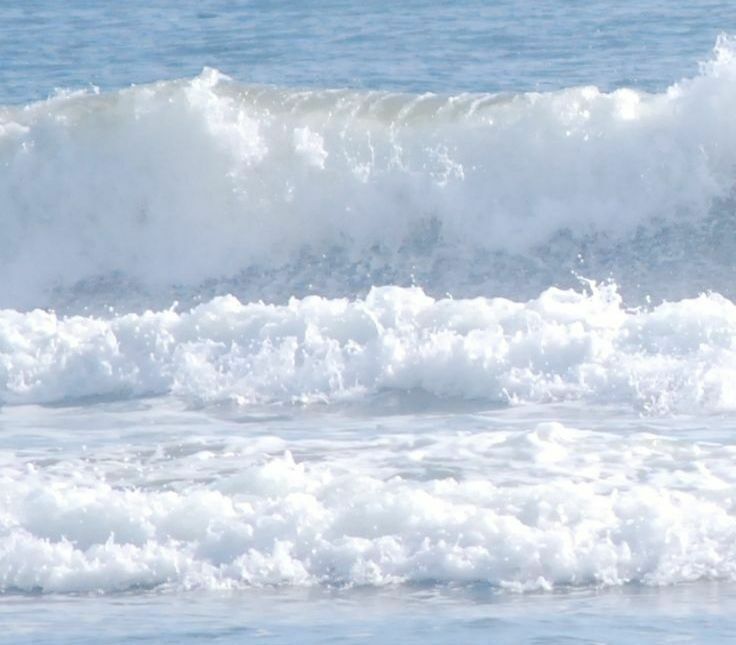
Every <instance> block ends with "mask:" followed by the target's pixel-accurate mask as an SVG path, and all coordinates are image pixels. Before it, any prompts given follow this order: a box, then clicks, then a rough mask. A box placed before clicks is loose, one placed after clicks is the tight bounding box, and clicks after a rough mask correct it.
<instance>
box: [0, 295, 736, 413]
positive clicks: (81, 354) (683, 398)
mask: <svg viewBox="0 0 736 645" xmlns="http://www.w3.org/2000/svg"><path fill="white" fill-rule="evenodd" d="M734 337H736V306H734V304H733V303H732V302H731V301H730V300H727V299H725V298H723V297H721V296H718V295H716V294H711V295H702V296H700V297H698V298H695V299H690V300H682V301H680V302H674V303H664V304H661V305H659V306H657V307H654V308H652V309H651V310H627V309H626V308H625V307H624V306H623V305H622V302H621V298H620V296H619V295H618V293H617V291H616V288H615V285H604V286H596V285H592V286H591V287H590V288H589V290H588V291H587V292H585V291H573V290H569V291H565V290H560V289H555V288H551V289H548V290H546V291H544V292H543V293H542V294H541V295H540V296H539V297H538V298H536V299H534V300H530V301H528V302H513V301H511V300H506V299H502V298H495V299H486V298H475V299H468V300H452V299H447V298H445V299H434V298H431V297H429V296H427V295H426V294H425V293H424V292H423V291H422V290H421V289H419V288H399V287H382V288H374V289H373V290H371V292H370V293H369V294H368V295H367V296H366V298H364V299H354V300H350V299H327V298H321V297H317V296H312V297H307V298H304V299H296V298H292V299H291V300H290V301H289V303H288V304H287V305H280V306H277V305H267V304H263V303H247V304H243V303H241V302H239V301H238V300H237V299H236V298H234V297H232V296H228V297H221V298H216V299H214V300H212V301H210V302H208V303H206V304H203V305H200V306H198V307H196V308H194V309H192V310H191V311H184V312H181V313H177V312H176V311H173V310H164V311H158V312H146V313H144V314H140V315H138V314H132V313H131V314H124V315H112V316H110V317H108V318H97V317H89V316H87V317H85V316H70V317H60V316H57V315H56V314H54V313H53V312H46V311H41V310H35V311H33V312H29V313H21V312H17V311H13V310H5V311H0V401H3V402H5V403H14V404H18V403H50V402H58V401H69V400H75V399H80V398H84V397H104V398H108V399H109V398H128V397H130V396H141V395H172V396H175V397H178V398H180V399H181V400H183V401H185V402H187V403H189V404H202V403H204V404H208V403H216V402H222V401H231V402H234V403H235V404H237V405H243V406H247V405H251V404H283V403H309V402H339V401H343V402H344V401H356V400H363V399H364V398H365V397H370V396H371V395H374V394H377V393H380V392H383V391H386V390H393V391H396V392H399V393H401V392H408V391H412V390H422V391H425V392H428V393H430V394H431V395H434V396H437V397H453V398H461V399H477V400H481V401H488V402H496V403H510V404H520V403H523V402H549V401H565V400H580V401H589V402H595V403H618V404H623V405H625V406H627V407H630V408H633V409H636V410H641V411H646V412H651V413H666V412H678V411H679V412H687V411H695V410H700V411H717V410H733V409H734V407H736V391H735V390H734V383H736V348H735V347H734V342H733V339H734Z"/></svg>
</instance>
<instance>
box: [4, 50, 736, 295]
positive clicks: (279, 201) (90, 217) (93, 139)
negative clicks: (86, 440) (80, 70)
mask: <svg viewBox="0 0 736 645" xmlns="http://www.w3.org/2000/svg"><path fill="white" fill-rule="evenodd" d="M733 59H734V57H733V42H732V40H731V39H729V38H727V37H725V36H724V37H722V38H721V39H720V40H719V42H718V45H717V47H716V50H715V54H714V57H713V59H712V60H711V61H710V62H709V63H707V64H704V65H703V66H702V69H701V73H700V75H698V76H696V77H695V78H692V79H688V80H684V81H682V82H680V83H677V84H675V85H673V86H672V87H670V88H669V89H668V90H667V91H666V92H664V93H661V94H647V93H644V92H640V91H636V90H633V89H620V90H617V91H614V92H611V93H604V92H601V91H599V90H598V89H596V88H595V87H578V88H569V89H565V90H561V91H558V92H551V93H527V94H503V95H494V94H462V95H457V96H441V95H432V94H422V95H408V94H396V93H387V92H378V91H375V92H358V91H348V90H308V91H307V90H305V91H296V90H288V89H279V88H271V87H253V86H242V85H239V84H238V83H236V82H234V81H232V80H230V79H228V78H227V77H225V76H223V75H222V74H220V73H219V72H217V71H215V70H205V71H204V72H203V73H202V74H201V75H200V76H198V77H196V78H194V79H191V80H182V81H173V82H160V83H155V84H151V85H145V86H139V87H132V88H130V89H126V90H122V91H119V92H115V93H110V94H101V95H98V94H95V93H94V92H77V93H60V94H59V95H57V96H55V97H53V98H51V99H49V100H47V101H44V102H40V103H34V104H30V105H27V106H23V107H4V108H0V166H1V167H2V168H3V172H2V174H1V175H0V212H2V222H3V236H2V238H0V270H1V271H2V274H3V281H2V284H0V305H3V306H11V307H15V306H18V307H23V308H27V307H32V306H46V305H48V304H49V302H50V301H51V298H50V296H49V294H51V293H54V292H55V291H56V292H58V291H59V290H61V291H64V290H68V289H71V288H74V287H75V286H78V285H80V284H84V285H87V286H88V287H89V286H90V285H91V287H90V288H91V289H92V290H94V287H95V285H99V284H100V281H102V282H103V283H104V282H105V281H110V280H112V281H113V282H115V281H118V282H120V283H121V284H123V285H125V287H126V289H129V288H130V285H131V284H133V285H138V286H140V287H141V288H142V289H144V290H148V291H154V292H155V291H157V290H161V289H164V288H171V287H172V286H175V287H176V286H178V287H201V286H202V285H203V284H209V283H212V282H213V281H214V282H217V281H222V280H227V279H232V278H233V277H238V276H240V277H241V278H243V277H244V280H243V281H244V282H248V281H250V282H251V283H252V281H253V280H255V279H256V278H255V277H254V276H256V275H258V276H260V277H259V282H258V284H257V285H255V287H253V285H252V284H251V287H253V288H252V289H251V291H252V292H254V293H257V291H258V289H266V288H267V285H268V284H269V283H270V282H271V281H272V280H273V279H274V276H273V271H279V270H282V269H283V268H284V267H290V268H291V278H290V279H285V278H284V277H283V276H284V275H285V274H284V273H283V272H282V273H281V280H282V281H283V283H284V284H283V286H282V291H281V293H279V294H277V295H279V296H280V297H282V298H285V297H288V296H289V295H293V294H294V293H300V294H304V293H305V292H306V291H308V288H309V284H310V283H311V282H312V278H314V279H317V278H319V274H320V273H322V274H324V273H325V272H327V273H329V274H330V275H331V277H332V283H330V284H331V285H332V289H331V291H330V293H332V294H333V295H348V294H350V293H354V290H352V289H353V287H354V284H353V283H355V284H357V285H358V286H359V287H360V288H363V289H365V288H367V287H369V286H371V285H372V284H377V283H381V282H382V283H386V282H391V283H398V282H399V281H400V283H402V284H403V283H405V282H406V281H407V280H409V279H410V274H415V275H421V277H422V284H423V286H425V288H434V287H437V288H439V289H443V288H444V287H445V285H451V286H453V285H454V288H455V289H456V290H458V289H460V287H461V285H463V284H465V283H470V284H471V285H473V284H477V283H479V282H483V280H485V281H486V282H488V283H489V284H490V285H491V286H490V287H489V289H491V290H493V289H495V290H496V292H497V293H498V292H499V290H500V292H503V293H508V289H507V290H504V288H503V285H504V284H505V283H507V284H511V285H513V287H512V288H514V289H516V288H518V286H519V284H522V285H523V283H524V281H525V280H529V279H530V278H529V275H530V274H534V275H536V274H540V276H538V280H537V283H535V286H534V289H536V290H537V291H538V290H540V289H541V288H544V287H545V286H549V285H550V284H553V283H555V281H558V282H559V280H560V278H561V276H564V275H569V269H570V267H571V266H572V267H576V268H580V267H577V265H576V260H577V259H578V258H581V259H582V260H584V261H586V262H587V263H588V266H589V270H588V273H587V275H589V276H590V277H604V276H605V275H606V271H609V272H611V271H612V272H613V273H614V275H615V276H616V272H617V270H618V271H620V272H625V269H626V268H627V267H628V266H629V265H630V264H631V263H632V262H634V263H635V264H636V269H635V273H636V274H638V275H639V279H644V278H643V277H642V276H644V275H646V274H647V270H646V267H647V266H650V265H656V266H657V267H658V269H659V272H658V275H657V278H656V279H652V280H650V281H649V284H650V285H653V286H652V288H653V289H657V288H658V287H657V285H659V288H662V289H664V290H665V292H666V288H665V286H666V283H667V280H662V279H661V278H662V276H666V275H671V274H672V272H673V271H679V272H680V273H681V274H682V275H683V276H691V277H692V276H694V275H696V273H697V271H696V267H697V266H698V265H699V264H700V263H702V262H704V261H705V262H706V263H707V260H708V257H709V255H710V253H709V252H708V250H709V249H710V250H711V252H713V253H716V254H717V255H718V257H717V259H718V263H717V265H716V266H714V267H711V268H710V271H709V272H707V278H710V280H711V284H708V280H707V279H706V278H703V279H701V280H700V282H699V283H698V284H700V285H701V287H702V285H703V284H705V288H718V287H719V286H720V285H718V284H713V282H717V281H718V280H719V276H721V275H723V266H724V262H725V263H726V264H727V267H728V271H729V272H730V274H729V275H732V271H733V265H732V264H729V262H730V260H729V258H732V257H733V252H732V249H731V248H730V247H729V248H728V249H721V248H720V246H721V245H722V244H723V241H724V239H725V238H727V237H728V233H729V231H731V229H730V228H729V227H730V222H731V220H732V217H731V216H730V215H729V213H732V211H733V206H732V201H731V200H732V199H733V190H734V167H736V156H734V150H736V125H734V120H733V118H732V115H733V114H734V113H736V91H734V83H733V81H734V78H736V65H734V62H733ZM714 209H715V210H714ZM704 222H705V224H703V223H704ZM673 236H674V238H676V240H675V241H673V239H671V238H672V237H673ZM642 238H644V241H642ZM694 239H695V240H698V241H699V245H698V244H695V242H693V240H694ZM637 240H638V241H637ZM663 240H664V241H666V244H664V243H663ZM632 245H633V250H632ZM627 249H628V250H627ZM673 249H674V250H673ZM495 254H502V255H503V256H504V257H507V258H508V257H511V258H516V257H519V258H526V261H525V262H522V263H521V265H514V264H511V265H510V269H512V270H510V269H509V265H503V266H505V267H506V269H507V271H506V273H505V274H504V275H502V276H499V275H491V274H494V272H495V270H496V269H497V268H498V267H497V266H496V265H494V264H488V265H487V266H485V265H484V262H485V261H486V260H487V259H488V258H489V257H493V256H494V255H495ZM673 254H675V255H678V254H679V257H673ZM611 256H613V257H611ZM622 256H623V258H624V259H621V257H622ZM325 257H327V258H334V259H336V261H337V260H339V261H340V266H341V267H342V268H341V269H336V268H335V266H331V267H330V266H322V265H320V269H318V270H316V271H312V274H313V275H312V276H311V277H307V278H306V279H304V280H301V279H300V276H301V275H303V274H304V273H305V272H307V273H308V271H307V269H306V268H305V265H308V264H309V262H315V261H321V260H322V259H324V258H325ZM484 258H485V260H484ZM617 258H618V260H617ZM469 260H472V261H471V262H470V266H468V261H469ZM595 263H597V264H598V265H600V271H598V273H601V275H594V274H593V273H592V271H593V269H594V266H592V265H594V264H595ZM346 266H349V267H353V271H352V273H351V274H350V275H351V279H352V282H350V283H348V282H347V277H342V278H340V276H344V274H345V270H344V268H345V267H346ZM356 267H357V268H356ZM683 267H684V268H683ZM269 271H271V273H269ZM448 271H452V277H451V278H447V272H448ZM616 277H617V278H618V276H616ZM632 281H633V278H632ZM726 284H728V282H726ZM322 287H324V288H326V285H322ZM324 288H321V289H320V293H323V295H325V294H326V293H327V292H326V291H325V290H324ZM351 290H352V291H351ZM476 290H477V289H476ZM470 292H472V288H470V289H467V290H466V293H470ZM485 292H486V293H487V292H488V289H486V291H485ZM653 295H656V294H653ZM269 297H270V296H269ZM249 298H250V295H249Z"/></svg>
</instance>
